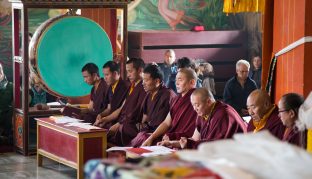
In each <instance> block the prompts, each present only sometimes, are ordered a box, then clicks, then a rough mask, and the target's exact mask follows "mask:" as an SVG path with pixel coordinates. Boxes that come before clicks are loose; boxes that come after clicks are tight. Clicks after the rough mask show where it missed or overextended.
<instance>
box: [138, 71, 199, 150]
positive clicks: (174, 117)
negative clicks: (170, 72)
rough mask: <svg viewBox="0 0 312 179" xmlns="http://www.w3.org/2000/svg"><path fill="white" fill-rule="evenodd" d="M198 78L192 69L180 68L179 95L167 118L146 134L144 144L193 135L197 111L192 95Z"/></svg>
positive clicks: (178, 76) (177, 84) (178, 78)
mask: <svg viewBox="0 0 312 179" xmlns="http://www.w3.org/2000/svg"><path fill="white" fill-rule="evenodd" d="M196 80H197V75H196V73H195V72H194V71H193V70H192V69H186V68H185V69H180V70H179V72H178V74H177V76H176V86H177V91H178V93H179V95H178V96H177V97H176V98H175V99H174V102H173V104H172V105H171V107H170V111H169V113H168V115H167V117H166V119H165V120H164V121H163V122H162V123H161V124H160V125H159V126H158V128H157V129H156V130H155V131H154V132H153V133H152V134H151V135H150V136H144V137H148V138H147V139H146V141H145V142H144V143H143V144H142V145H143V146H149V145H154V144H156V143H157V142H158V141H160V140H161V139H162V138H169V139H171V140H175V139H178V138H180V137H191V136H192V134H193V132H194V129H195V121H196V118H197V113H196V112H195V110H194V109H193V107H192V104H191V100H190V96H191V94H192V92H193V91H194V90H195V89H194V88H195V86H196ZM165 134H166V135H165ZM142 137H143V136H142Z"/></svg>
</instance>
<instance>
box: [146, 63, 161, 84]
mask: <svg viewBox="0 0 312 179" xmlns="http://www.w3.org/2000/svg"><path fill="white" fill-rule="evenodd" d="M143 73H148V74H150V75H151V77H152V78H153V79H154V80H155V79H159V80H160V82H162V81H163V79H164V74H163V72H162V71H161V70H160V68H159V67H158V66H157V65H155V64H149V65H147V66H146V67H145V68H144V71H143Z"/></svg>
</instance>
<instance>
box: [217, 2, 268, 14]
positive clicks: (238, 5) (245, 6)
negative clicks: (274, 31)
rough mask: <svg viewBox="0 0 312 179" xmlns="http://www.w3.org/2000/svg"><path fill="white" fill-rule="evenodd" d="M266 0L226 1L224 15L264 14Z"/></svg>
mask: <svg viewBox="0 0 312 179" xmlns="http://www.w3.org/2000/svg"><path fill="white" fill-rule="evenodd" d="M264 5H265V0H224V3H223V12H224V13H240V12H262V13H264Z"/></svg>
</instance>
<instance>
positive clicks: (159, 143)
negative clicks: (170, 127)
mask: <svg viewBox="0 0 312 179" xmlns="http://www.w3.org/2000/svg"><path fill="white" fill-rule="evenodd" d="M157 145H161V146H165V147H172V146H171V142H170V141H169V140H163V141H161V142H157Z"/></svg>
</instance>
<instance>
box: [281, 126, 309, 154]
mask: <svg viewBox="0 0 312 179" xmlns="http://www.w3.org/2000/svg"><path fill="white" fill-rule="evenodd" d="M288 130H289V131H287V130H285V134H284V136H283V139H282V140H283V141H287V142H288V143H290V144H294V145H297V146H298V147H302V148H304V149H306V148H307V131H306V130H304V131H298V129H297V128H295V127H293V128H291V129H288ZM286 131H287V132H286Z"/></svg>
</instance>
